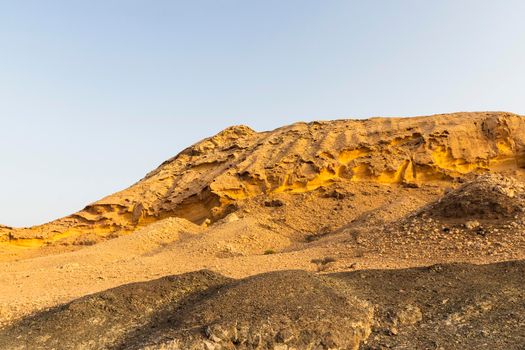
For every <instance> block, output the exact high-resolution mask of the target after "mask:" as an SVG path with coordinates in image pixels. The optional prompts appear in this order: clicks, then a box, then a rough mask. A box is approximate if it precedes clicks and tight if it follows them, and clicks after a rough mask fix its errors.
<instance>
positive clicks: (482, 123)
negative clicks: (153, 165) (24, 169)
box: [0, 112, 525, 350]
mask: <svg viewBox="0 0 525 350" xmlns="http://www.w3.org/2000/svg"><path fill="white" fill-rule="evenodd" d="M524 181H525V117H522V116H518V115H514V114H510V113H492V112H487V113H457V114H450V115H436V116H430V117H418V118H372V119H369V120H361V121H358V120H337V121H330V122H315V123H308V124H307V123H297V124H294V125H291V126H286V127H283V128H279V129H277V130H274V131H270V132H263V133H257V132H255V131H253V130H251V129H250V128H248V127H245V126H238V127H231V128H228V129H226V130H224V131H223V132H221V133H219V134H218V135H216V136H213V137H211V138H209V139H206V140H203V141H201V142H199V143H197V144H195V145H193V146H191V147H189V148H188V149H186V150H184V151H183V152H181V153H180V154H179V155H177V156H176V157H174V158H172V159H170V160H168V161H166V162H165V163H163V164H162V165H161V166H160V167H159V168H157V169H156V170H154V171H152V172H151V173H149V174H148V175H147V176H146V177H145V178H144V179H143V180H141V181H139V182H137V183H136V184H135V185H133V186H131V187H130V188H128V189H126V190H123V191H121V192H119V193H116V194H114V195H111V196H108V197H106V198H104V199H102V200H100V201H98V202H95V203H92V204H90V205H88V206H87V207H86V208H85V209H84V210H82V211H80V212H78V213H75V214H72V215H70V216H68V217H66V218H62V219H58V220H56V221H53V222H51V223H48V224H44V225H41V226H36V227H32V228H10V227H7V226H0V286H1V293H0V326H3V327H4V328H3V329H1V330H0V348H2V349H3V348H6V349H10V348H13V349H25V348H27V349H33V348H39V347H40V348H43V349H47V348H56V349H71V348H73V349H83V348H92V349H98V348H123V349H124V348H125V349H128V348H130V349H134V348H137V349H138V348H151V349H154V348H155V349H156V348H166V349H168V348H173V349H177V348H180V349H190V348H191V349H193V348H195V349H217V350H218V349H223V348H224V349H230V348H231V349H233V348H239V349H256V348H258V349H288V350H291V349H354V348H362V349H385V348H394V349H522V348H523V344H525V343H524V341H523V338H522V336H521V335H520V334H523V333H524V332H523V331H524V329H523V323H522V322H523V321H522V320H523V319H525V312H524V310H523V305H524V300H523V288H522V285H523V276H524V275H523V272H524V271H523V269H524V267H523V263H522V262H521V260H524V261H525V185H524V183H525V182H524ZM29 209H30V208H28V210H29ZM509 261H513V262H509ZM458 263H461V264H458ZM435 264H440V265H435ZM471 264H476V265H471ZM428 266H431V267H428ZM201 270H205V271H204V272H202V271H201ZM196 271H201V272H196ZM305 271H306V272H305ZM181 274H183V275H181ZM163 276H171V277H163ZM251 276H253V277H251ZM158 278H161V279H158ZM151 280H154V281H151ZM147 281H151V282H147ZM137 282H141V283H138V284H137ZM142 282H144V283H142ZM130 283H131V284H130ZM119 286H120V287H119ZM110 288H116V289H110ZM217 291H220V292H219V294H214V293H215V292H217ZM93 293H101V294H94V295H91V294H93ZM88 295H91V296H88ZM71 302H72V304H65V303H71ZM48 308H51V309H49V310H48V311H46V310H47V309H48ZM343 309H344V310H343ZM505 313H507V316H506V317H504V315H505ZM219 314H220V317H219ZM86 322H87V323H86ZM520 322H521V323H520ZM336 325H340V326H339V327H338V326H336ZM341 325H344V326H341ZM215 326H217V327H218V328H217V329H215V328H214V327H215ZM236 327H237V328H236ZM340 327H344V329H345V332H340ZM234 328H235V329H236V331H235V332H234V331H233V329H234ZM214 330H215V331H214ZM102 331H104V332H105V336H104V337H98V338H97V337H96V336H95V334H99V335H100V333H101V332H102ZM281 331H282V332H281ZM210 332H211V333H210ZM232 332H233V333H232ZM223 333H224V334H227V336H226V335H224V334H223ZM234 333H235V336H234V335H232V334H234ZM283 334H289V335H290V337H291V338H290V337H288V336H287V335H283ZM292 335H293V336H292ZM236 337H237V338H236ZM286 339H288V340H287V341H284V340H286ZM520 346H521V347H520Z"/></svg>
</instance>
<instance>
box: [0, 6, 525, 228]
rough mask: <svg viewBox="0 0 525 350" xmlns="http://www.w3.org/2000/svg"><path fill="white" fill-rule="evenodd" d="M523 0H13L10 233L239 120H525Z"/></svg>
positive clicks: (9, 22)
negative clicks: (440, 116)
mask: <svg viewBox="0 0 525 350" xmlns="http://www.w3.org/2000/svg"><path fill="white" fill-rule="evenodd" d="M524 14H525V1H523V0H501V1H492V0H490V1H489V0H440V1H420V0H382V1H381V0H366V1H365V0H361V1H352V0H341V1H337V0H316V1H314V0H236V1H235V0H186V1H177V0H171V1H167V0H166V1H164V0H142V1H139V0H83V1H78V0H63V1H57V0H46V1H41V0H35V1H27V0H16V1H12V0H0V132H1V134H0V161H1V168H0V224H4V225H9V226H29V225H35V224H40V223H44V222H47V221H50V220H52V219H55V218H58V217H61V216H65V215H67V214H70V213H73V212H75V211H78V210H80V209H82V208H83V207H84V206H85V205H87V204H89V203H91V202H94V201H96V200H98V199H100V198H102V197H104V196H106V195H108V194H110V193H113V192H115V191H118V190H121V189H124V188H126V187H128V186H130V185H131V184H133V183H135V182H136V181H138V180H139V179H141V178H142V177H143V176H144V175H145V174H146V173H147V172H149V171H150V170H152V169H154V168H155V167H157V166H158V165H159V164H160V163H162V162H163V161H164V160H166V159H168V158H170V157H172V156H174V155H176V154H177V153H178V152H179V151H181V150H182V149H184V148H186V147H187V146H189V145H191V144H193V143H195V142H197V141H199V140H200V139H202V138H205V137H208V136H211V135H213V134H215V133H217V132H219V131H220V130H222V129H224V128H226V127H228V126H230V125H236V124H245V125H249V126H250V127H252V128H253V129H255V130H258V131H263V130H271V129H274V128H277V127H279V126H282V125H286V124H290V123H293V122H297V121H311V120H328V119H340V118H367V117H371V116H416V115H429V114H436V113H445V112H455V111H484V110H504V111H511V112H515V113H520V114H525V88H524V84H525V64H524V59H525V21H524V20H523V16H524Z"/></svg>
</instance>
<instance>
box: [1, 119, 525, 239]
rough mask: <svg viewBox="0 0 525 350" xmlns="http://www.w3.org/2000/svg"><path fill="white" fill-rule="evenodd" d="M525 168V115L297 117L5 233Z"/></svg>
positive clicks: (102, 228) (233, 137) (217, 140)
mask: <svg viewBox="0 0 525 350" xmlns="http://www.w3.org/2000/svg"><path fill="white" fill-rule="evenodd" d="M524 168H525V118H524V117H521V116H518V115H513V114H509V113H457V114H450V115H436V116H431V117H418V118H372V119H368V120H336V121H329V122H313V123H297V124H293V125H290V126H286V127H282V128H279V129H276V130H274V131H270V132H261V133H258V132H255V131H253V130H251V129H250V128H249V127H246V126H236V127H231V128H228V129H226V130H224V131H222V132H220V133H219V134H217V135H215V136H213V137H211V138H209V139H206V140H203V141H201V142H199V143H197V144H195V145H193V146H191V147H189V148H187V149H186V150H184V151H182V152H181V153H180V154H178V155H177V156H176V157H174V158H172V159H170V160H168V161H166V162H165V163H163V164H162V165H161V166H160V167H159V168H157V169H156V170H154V171H153V172H151V173H149V174H148V175H147V176H146V177H145V178H144V179H143V180H141V181H139V182H138V183H136V184H135V185H133V186H131V187H130V188H128V189H126V190H124V191H121V192H118V193H116V194H114V195H111V196H108V197H106V198H104V199H102V200H100V201H98V202H95V203H93V204H90V205H89V206H87V207H86V208H85V209H84V210H82V211H80V212H78V213H76V214H73V215H71V216H69V217H67V218H64V219H60V220H57V221H55V222H52V223H50V224H46V225H42V226H38V227H33V228H30V229H18V230H7V229H6V230H2V231H3V233H2V231H0V239H4V240H8V239H9V238H10V239H11V240H12V241H13V243H21V244H27V245H32V244H35V245H39V244H42V243H44V242H47V243H53V242H56V241H59V240H61V239H63V238H64V237H71V236H73V237H74V236H78V235H81V234H84V233H91V234H96V235H99V236H107V235H108V234H114V233H117V234H120V233H126V232H130V231H133V230H134V229H135V228H136V227H137V226H143V225H147V224H149V223H151V222H154V221H157V220H159V219H162V218H166V217H170V216H177V217H182V218H185V219H188V220H190V221H192V222H194V223H198V224H201V223H203V222H214V221H215V220H218V219H220V218H222V217H224V216H225V215H227V214H228V213H230V212H231V211H232V210H233V209H232V208H234V207H235V205H236V203H237V202H238V201H240V200H245V199H250V198H253V197H255V196H257V195H260V194H272V193H280V192H291V193H303V192H310V191H313V190H315V189H318V188H320V187H325V186H329V185H330V184H333V183H335V182H338V183H341V184H343V186H344V183H347V182H359V181H365V182H373V183H381V184H405V185H408V186H414V187H417V186H419V185H420V184H427V183H435V184H439V185H443V184H447V183H451V182H454V181H456V180H458V179H462V178H465V177H468V176H469V175H472V174H480V173H484V172H488V171H491V172H506V171H519V172H523V171H524V170H523V169H524Z"/></svg>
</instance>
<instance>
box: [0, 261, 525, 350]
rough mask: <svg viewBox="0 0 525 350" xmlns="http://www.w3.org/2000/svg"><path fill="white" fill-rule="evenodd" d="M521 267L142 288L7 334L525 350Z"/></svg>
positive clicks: (55, 344) (7, 344)
mask: <svg viewBox="0 0 525 350" xmlns="http://www.w3.org/2000/svg"><path fill="white" fill-rule="evenodd" d="M523 276H525V263H524V262H523V261H516V262H507V263H500V264H491V265H483V266H476V265H469V264H452V265H434V266H430V267H424V268H412V269H404V270H368V271H356V272H346V273H338V274H330V275H324V276H322V277H321V276H315V275H312V274H309V273H306V272H302V271H283V272H272V273H267V274H262V275H256V276H252V277H248V278H245V279H241V280H232V279H229V278H225V277H223V276H220V275H218V274H215V273H212V272H209V271H199V272H193V273H188V274H184V275H179V276H170V277H165V278H162V279H158V280H154V281H150V282H143V283H134V284H129V285H125V286H121V287H118V288H114V289H111V290H107V291H104V292H101V293H97V294H93V295H90V296H86V297H83V298H81V299H78V300H75V301H74V302H71V303H69V304H65V305H63V306H59V307H56V308H53V309H51V310H48V311H45V312H41V313H38V314H35V315H33V316H30V317H27V318H25V319H23V320H20V321H18V322H17V323H15V324H13V325H11V326H9V327H5V328H3V329H0V347H1V348H2V349H50V348H54V349H57V350H61V349H179V350H183V349H184V350H188V349H199V350H201V349H202V350H207V349H217V350H221V349H272V350H277V349H288V350H289V349H341V350H342V349H358V347H359V348H360V349H369V350H372V349H382V348H398V349H433V348H437V349H500V350H504V349H505V350H507V349H520V348H521V346H522V345H523V342H524V341H525V338H524V334H525V324H524V323H523V317H525V308H524V305H525V293H524V290H523V288H522V286H523V282H524V280H523V278H524V277H523Z"/></svg>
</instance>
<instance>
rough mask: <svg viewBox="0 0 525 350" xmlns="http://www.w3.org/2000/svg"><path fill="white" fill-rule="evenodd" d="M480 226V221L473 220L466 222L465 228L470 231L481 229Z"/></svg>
mask: <svg viewBox="0 0 525 350" xmlns="http://www.w3.org/2000/svg"><path fill="white" fill-rule="evenodd" d="M479 225H480V224H479V221H477V220H471V221H467V222H465V227H466V228H467V229H469V230H473V229H475V228H477V227H479Z"/></svg>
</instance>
